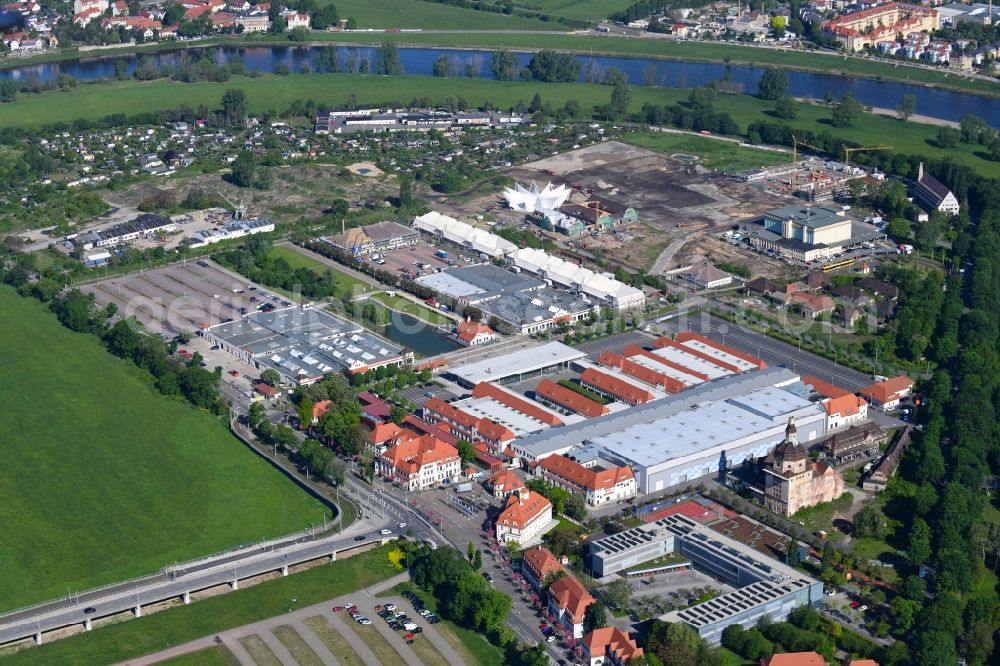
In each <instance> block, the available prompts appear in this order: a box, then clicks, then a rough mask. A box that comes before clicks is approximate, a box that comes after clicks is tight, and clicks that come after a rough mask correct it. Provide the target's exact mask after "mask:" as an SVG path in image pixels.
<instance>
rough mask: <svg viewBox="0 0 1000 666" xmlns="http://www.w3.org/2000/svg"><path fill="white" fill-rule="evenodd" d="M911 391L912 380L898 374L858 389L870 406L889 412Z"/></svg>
mask: <svg viewBox="0 0 1000 666" xmlns="http://www.w3.org/2000/svg"><path fill="white" fill-rule="evenodd" d="M912 392H913V380H912V379H910V378H909V377H904V376H903V375H900V376H898V377H892V378H890V379H885V380H883V381H880V382H875V383H874V384H871V385H869V386H866V387H864V388H863V389H861V390H860V391H859V393H860V394H861V395H863V396H864V397H865V398H867V399H868V402H870V403H871V405H872V407H876V408H878V409H881V410H882V411H883V412H891V411H892V410H894V409H896V408H897V407H899V403H900V402H902V400H903V398H906V397H907V396H909V395H910V394H911V393H912Z"/></svg>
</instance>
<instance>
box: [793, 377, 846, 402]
mask: <svg viewBox="0 0 1000 666" xmlns="http://www.w3.org/2000/svg"><path fill="white" fill-rule="evenodd" d="M802 383H803V384H805V385H806V386H812V388H813V391H816V393H819V394H820V395H821V396H823V397H824V398H840V397H843V396H845V395H851V392H850V391H848V390H847V389H842V388H840V387H839V386H834V385H833V384H830V383H828V382H824V381H823V380H822V379H820V378H819V377H813V376H812V375H806V376H804V377H803V378H802Z"/></svg>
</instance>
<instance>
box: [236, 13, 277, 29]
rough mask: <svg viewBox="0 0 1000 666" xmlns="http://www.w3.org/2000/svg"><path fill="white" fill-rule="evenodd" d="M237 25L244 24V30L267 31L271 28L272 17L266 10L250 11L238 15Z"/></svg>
mask: <svg viewBox="0 0 1000 666" xmlns="http://www.w3.org/2000/svg"><path fill="white" fill-rule="evenodd" d="M236 25H237V26H243V32H244V33H247V32H267V31H268V30H270V29H271V19H270V18H268V15H267V12H265V11H250V12H246V13H244V14H237V15H236Z"/></svg>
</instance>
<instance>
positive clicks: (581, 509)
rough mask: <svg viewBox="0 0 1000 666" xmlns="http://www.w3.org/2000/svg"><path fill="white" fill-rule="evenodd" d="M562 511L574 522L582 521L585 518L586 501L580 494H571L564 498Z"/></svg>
mask: <svg viewBox="0 0 1000 666" xmlns="http://www.w3.org/2000/svg"><path fill="white" fill-rule="evenodd" d="M563 511H564V512H565V514H566V515H567V516H569V517H570V518H572V519H574V520H583V519H584V518H586V517H587V500H585V499H584V498H583V495H581V494H580V493H572V494H571V495H570V496H569V497H568V498H566V506H565V508H564V509H563Z"/></svg>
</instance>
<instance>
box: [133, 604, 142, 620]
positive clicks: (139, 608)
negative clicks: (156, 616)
mask: <svg viewBox="0 0 1000 666" xmlns="http://www.w3.org/2000/svg"><path fill="white" fill-rule="evenodd" d="M132 612H133V613H135V616H136V617H142V606H140V605H139V604H136V605H135V608H133V609H132Z"/></svg>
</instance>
